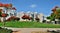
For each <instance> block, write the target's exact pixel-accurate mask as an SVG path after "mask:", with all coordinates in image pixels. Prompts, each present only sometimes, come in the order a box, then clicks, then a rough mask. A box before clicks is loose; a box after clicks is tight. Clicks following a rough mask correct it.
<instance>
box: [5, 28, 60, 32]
mask: <svg viewBox="0 0 60 33" xmlns="http://www.w3.org/2000/svg"><path fill="white" fill-rule="evenodd" d="M5 28H8V29H12V30H13V31H18V32H19V33H31V32H34V31H35V32H36V31H37V32H39V31H44V32H45V31H47V30H55V31H56V30H60V28H10V27H5Z"/></svg>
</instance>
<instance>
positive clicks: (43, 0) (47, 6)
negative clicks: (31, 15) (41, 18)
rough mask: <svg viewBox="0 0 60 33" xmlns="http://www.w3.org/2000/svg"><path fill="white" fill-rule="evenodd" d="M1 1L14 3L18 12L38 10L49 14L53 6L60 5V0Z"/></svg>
mask: <svg viewBox="0 0 60 33" xmlns="http://www.w3.org/2000/svg"><path fill="white" fill-rule="evenodd" d="M0 2H1V3H12V4H13V7H16V9H17V12H21V11H24V12H28V11H30V12H37V13H43V14H44V15H45V16H49V15H50V14H51V13H52V11H51V10H52V8H54V7H55V6H59V7H60V0H0Z"/></svg>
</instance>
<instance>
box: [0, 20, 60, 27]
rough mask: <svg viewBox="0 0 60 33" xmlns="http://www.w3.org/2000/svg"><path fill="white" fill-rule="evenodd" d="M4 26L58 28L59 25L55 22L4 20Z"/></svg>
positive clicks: (0, 23)
mask: <svg viewBox="0 0 60 33" xmlns="http://www.w3.org/2000/svg"><path fill="white" fill-rule="evenodd" d="M0 26H3V23H2V22H0ZM5 26H6V27H14V28H60V25H57V24H46V23H40V22H28V21H26V22H21V21H18V22H6V23H5Z"/></svg>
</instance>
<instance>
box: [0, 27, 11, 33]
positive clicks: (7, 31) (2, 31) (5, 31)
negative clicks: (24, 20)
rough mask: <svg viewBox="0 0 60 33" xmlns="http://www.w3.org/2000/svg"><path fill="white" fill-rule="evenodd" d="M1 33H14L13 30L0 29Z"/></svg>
mask: <svg viewBox="0 0 60 33" xmlns="http://www.w3.org/2000/svg"><path fill="white" fill-rule="evenodd" d="M0 33H12V30H10V29H6V28H1V27H0Z"/></svg>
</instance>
